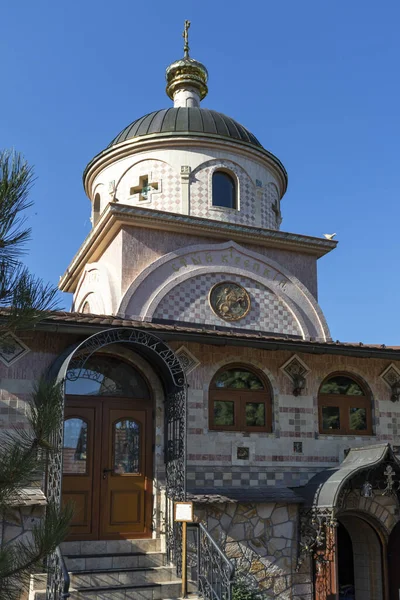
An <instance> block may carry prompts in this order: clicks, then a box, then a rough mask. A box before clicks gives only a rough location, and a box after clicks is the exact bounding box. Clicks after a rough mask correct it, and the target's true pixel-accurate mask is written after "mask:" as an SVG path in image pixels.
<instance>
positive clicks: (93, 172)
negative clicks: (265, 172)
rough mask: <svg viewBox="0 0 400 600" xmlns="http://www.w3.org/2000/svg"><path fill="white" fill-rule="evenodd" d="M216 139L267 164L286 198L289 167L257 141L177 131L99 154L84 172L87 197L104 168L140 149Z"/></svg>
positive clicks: (207, 144)
mask: <svg viewBox="0 0 400 600" xmlns="http://www.w3.org/2000/svg"><path fill="white" fill-rule="evenodd" d="M210 142H212V147H213V149H216V148H220V149H222V150H225V151H226V150H227V149H228V150H231V151H232V152H234V153H235V154H238V155H242V156H245V157H247V158H249V157H250V158H251V159H252V160H257V161H258V162H260V163H261V164H262V165H263V166H267V167H268V168H269V169H270V170H271V171H272V173H273V174H274V176H275V177H276V178H277V180H278V181H279V184H280V197H281V198H282V197H283V196H284V194H285V192H286V190H287V185H288V176H287V172H286V169H285V167H284V166H283V164H282V163H281V161H280V160H279V159H278V158H277V157H276V156H274V155H273V154H272V153H271V152H268V150H265V149H262V148H257V147H256V146H254V145H253V144H250V143H247V142H243V141H239V140H237V141H235V142H233V141H230V140H229V139H228V138H225V137H222V136H219V135H216V134H210V133H209V134H207V133H202V134H198V135H194V134H193V133H189V132H188V133H187V134H186V135H185V132H181V131H180V132H176V133H165V134H162V133H157V134H152V135H146V136H143V137H139V138H133V139H130V140H127V141H125V142H121V143H120V144H118V145H117V146H111V148H106V149H105V150H103V151H102V152H100V153H99V154H97V156H95V157H94V158H93V159H92V160H91V161H90V163H89V164H88V165H87V167H86V169H85V171H84V173H83V185H84V188H85V192H86V194H87V196H88V197H89V198H90V190H91V186H92V184H93V181H94V179H95V178H96V177H97V175H98V174H99V173H101V171H103V170H104V169H105V168H106V167H108V166H110V165H111V164H113V163H115V162H117V161H119V160H121V159H123V158H126V157H127V156H133V155H135V154H138V153H140V152H147V151H149V150H163V149H171V148H172V149H177V148H182V147H187V146H188V145H189V146H191V147H193V148H199V147H203V148H206V147H208V148H209V147H210Z"/></svg>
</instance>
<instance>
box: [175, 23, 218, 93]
mask: <svg viewBox="0 0 400 600" xmlns="http://www.w3.org/2000/svg"><path fill="white" fill-rule="evenodd" d="M189 27H190V21H185V29H184V32H183V37H184V40H185V45H184V57H183V58H181V59H179V60H176V61H175V62H173V63H172V64H170V65H169V67H167V70H166V74H165V75H166V79H167V87H166V92H167V94H168V96H169V97H170V98H171V100H173V99H174V94H175V92H176V91H177V90H178V89H182V88H185V87H191V88H195V89H196V90H197V92H198V94H199V96H200V100H203V98H205V97H206V96H207V93H208V88H207V80H208V71H207V69H206V67H205V66H204V65H203V64H202V63H201V62H198V61H197V60H194V59H193V58H190V56H189V43H188V29H189Z"/></svg>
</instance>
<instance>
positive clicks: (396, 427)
mask: <svg viewBox="0 0 400 600" xmlns="http://www.w3.org/2000/svg"><path fill="white" fill-rule="evenodd" d="M380 428H381V430H382V431H386V432H387V436H386V437H387V439H389V438H390V439H393V438H396V440H395V441H396V442H397V441H398V440H400V414H399V413H396V412H393V411H392V412H381V413H380Z"/></svg>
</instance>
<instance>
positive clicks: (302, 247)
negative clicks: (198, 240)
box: [59, 203, 338, 292]
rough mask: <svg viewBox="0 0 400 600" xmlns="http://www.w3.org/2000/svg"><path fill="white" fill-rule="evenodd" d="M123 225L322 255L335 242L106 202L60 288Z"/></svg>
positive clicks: (69, 288) (70, 288) (71, 286)
mask: <svg viewBox="0 0 400 600" xmlns="http://www.w3.org/2000/svg"><path fill="white" fill-rule="evenodd" d="M122 225H128V226H135V227H145V228H148V229H159V230H163V231H171V232H175V231H179V232H180V233H185V232H187V233H189V234H192V235H193V234H197V235H207V236H208V237H212V238H214V239H218V240H234V241H236V242H238V243H240V242H242V243H243V242H244V243H251V244H253V245H254V244H255V243H256V244H259V245H260V246H265V247H275V248H282V249H284V250H289V251H296V252H303V253H304V254H311V255H313V256H315V257H316V258H317V259H318V258H321V257H322V256H324V255H325V254H327V253H328V252H330V251H331V250H333V249H334V248H336V245H337V243H338V242H336V241H333V240H325V239H322V238H315V237H311V236H305V235H297V234H293V233H287V232H283V231H279V230H273V229H261V228H257V227H250V226H247V225H238V224H234V223H222V222H221V221H214V220H212V219H205V218H202V217H193V216H190V215H181V214H175V213H167V212H163V211H157V210H154V209H146V208H143V207H136V206H129V205H126V204H120V203H109V204H108V206H107V208H106V209H105V211H104V212H103V214H102V215H101V217H100V219H99V221H98V223H97V224H96V227H94V229H92V231H91V232H90V233H89V235H88V236H87V237H86V239H85V240H84V242H83V244H82V245H81V247H80V248H79V250H78V252H77V254H76V255H75V256H74V258H73V259H72V261H71V263H70V265H69V267H68V269H67V270H66V272H65V273H64V275H63V276H62V277H61V279H60V282H59V288H60V290H62V291H63V292H74V291H75V288H76V285H77V283H78V280H79V277H80V274H81V272H82V270H83V268H84V266H85V264H86V263H88V262H93V261H95V260H97V259H98V258H100V256H101V254H102V252H103V251H104V249H105V247H106V246H107V245H108V244H109V243H110V242H111V240H112V239H113V238H114V237H115V235H117V233H118V231H119V230H120V229H121V227H122Z"/></svg>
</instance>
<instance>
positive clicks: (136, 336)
mask: <svg viewBox="0 0 400 600" xmlns="http://www.w3.org/2000/svg"><path fill="white" fill-rule="evenodd" d="M111 344H124V345H126V344H127V345H129V346H130V347H131V348H132V349H133V350H135V351H136V352H137V353H138V354H140V355H141V356H143V357H144V358H146V359H147V360H148V361H149V362H150V363H151V364H152V365H154V367H155V368H156V370H157V371H158V373H159V374H160V377H161V379H162V381H163V384H164V386H165V390H166V391H167V392H168V393H172V392H174V391H175V390H181V389H184V387H185V374H184V372H183V370H182V365H181V363H180V362H179V359H178V357H177V356H176V354H175V352H173V351H172V350H171V348H170V347H169V346H168V345H167V344H166V343H165V342H163V341H162V340H160V339H159V338H158V337H156V336H155V335H153V334H151V333H149V332H147V331H141V330H140V329H133V328H125V327H124V328H122V327H121V328H117V329H107V330H105V331H102V332H100V333H95V334H94V335H92V336H90V337H89V338H87V339H86V340H84V341H83V342H80V343H78V344H75V345H74V346H72V347H69V348H67V350H66V351H65V352H64V353H63V354H61V355H60V356H59V357H58V359H57V360H56V361H55V363H54V364H53V365H52V367H51V372H50V376H51V377H54V378H56V379H58V380H59V381H61V380H64V379H65V378H69V377H74V378H77V377H79V373H80V371H82V370H84V369H85V364H86V362H87V360H88V359H89V358H90V357H91V356H92V355H93V354H94V353H96V352H100V351H101V350H102V349H103V348H104V347H106V346H109V345H111Z"/></svg>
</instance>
